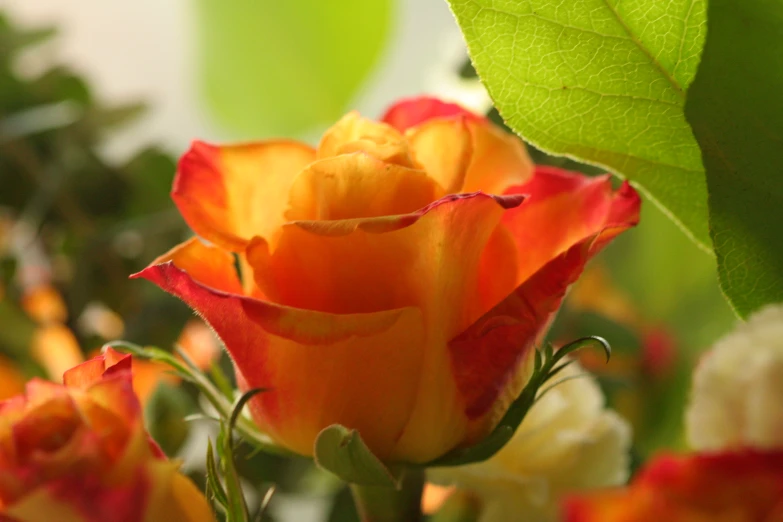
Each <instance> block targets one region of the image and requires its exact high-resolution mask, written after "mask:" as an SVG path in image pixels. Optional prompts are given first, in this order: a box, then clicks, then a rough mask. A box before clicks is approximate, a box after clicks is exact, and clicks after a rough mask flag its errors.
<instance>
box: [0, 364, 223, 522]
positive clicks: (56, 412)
mask: <svg viewBox="0 0 783 522" xmlns="http://www.w3.org/2000/svg"><path fill="white" fill-rule="evenodd" d="M63 380H64V383H65V384H54V383H51V382H48V381H43V380H40V379H33V380H31V381H30V382H29V383H28V384H27V388H26V392H25V394H24V395H20V396H17V397H14V398H11V399H8V400H6V401H4V402H2V403H0V520H3V521H8V522H53V521H57V522H106V521H109V520H111V521H113V522H158V521H166V522H202V521H204V522H209V521H213V520H214V518H213V517H212V513H211V510H210V508H209V505H208V504H207V501H206V499H205V498H204V496H203V495H202V494H201V492H199V491H198V489H197V488H196V487H195V486H194V485H193V483H192V482H190V480H189V479H188V478H187V477H185V476H184V475H181V474H179V473H178V472H177V467H178V464H177V463H175V462H170V461H167V460H166V458H165V456H164V455H163V454H162V453H161V451H160V449H159V448H158V447H157V445H156V444H155V443H154V442H152V441H151V439H150V438H149V436H148V434H147V432H146V431H145V430H144V425H143V419H142V414H141V406H140V404H139V401H138V399H137V398H136V395H135V394H134V393H133V388H132V383H131V359H130V356H129V355H125V356H123V355H121V354H119V353H117V352H114V351H112V350H108V351H107V352H106V354H105V355H102V356H99V357H96V358H94V359H91V360H89V361H87V362H85V363H83V364H81V365H79V366H77V367H75V368H73V369H71V370H69V371H68V372H66V373H65V375H64V378H63Z"/></svg>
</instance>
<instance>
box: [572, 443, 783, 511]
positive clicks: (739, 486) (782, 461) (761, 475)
mask: <svg viewBox="0 0 783 522" xmlns="http://www.w3.org/2000/svg"><path fill="white" fill-rule="evenodd" d="M563 511H564V520H565V521H567V522H658V521H663V520H665V521H666V522H707V521H726V522H759V521H778V520H783V452H780V451H776V452H759V451H755V450H740V451H736V452H726V453H715V454H706V453H705V454H694V455H686V456H673V455H664V456H660V457H657V458H655V459H654V460H653V461H651V463H650V464H648V465H647V467H646V468H645V469H643V470H642V471H641V472H640V473H639V475H638V476H637V478H636V479H635V480H634V481H633V482H632V484H631V485H630V486H628V487H627V488H623V489H614V490H608V491H601V492H596V493H594V494H586V495H582V496H577V497H573V498H570V499H568V500H567V501H566V502H565V504H564V510H563Z"/></svg>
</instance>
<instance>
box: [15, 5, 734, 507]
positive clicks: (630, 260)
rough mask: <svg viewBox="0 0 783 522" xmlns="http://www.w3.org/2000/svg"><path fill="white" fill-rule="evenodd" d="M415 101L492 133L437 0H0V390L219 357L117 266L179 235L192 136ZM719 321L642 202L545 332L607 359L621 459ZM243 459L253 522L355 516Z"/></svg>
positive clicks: (171, 305) (191, 406)
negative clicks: (133, 359)
mask: <svg viewBox="0 0 783 522" xmlns="http://www.w3.org/2000/svg"><path fill="white" fill-rule="evenodd" d="M423 93H429V94H435V95H439V96H441V97H444V98H447V99H450V100H454V101H458V102H459V103H462V104H463V105H466V106H468V107H470V108H472V109H474V110H476V111H479V112H485V113H487V114H489V115H490V117H492V118H493V119H495V121H497V122H498V123H499V124H502V120H501V119H500V118H499V117H498V115H497V113H496V112H494V110H493V109H492V106H491V101H490V100H489V99H488V97H487V96H486V94H485V92H484V91H483V88H482V87H481V86H480V84H479V83H478V80H477V79H476V78H475V73H474V72H473V69H472V67H471V66H470V63H469V61H468V60H467V55H466V52H465V49H464V44H463V43H462V39H461V36H460V33H459V29H458V28H457V25H456V23H455V22H454V19H453V17H452V16H451V14H450V12H449V10H448V6H447V4H446V2H445V1H444V0H374V1H373V2H366V1H364V0H341V1H339V2H323V1H318V0H287V1H286V2H272V1H266V0H236V1H233V2H219V1H218V0H168V1H166V2H160V1H158V0H136V1H135V2H105V1H100V0H70V1H68V2H64V1H61V0H60V1H56V0H2V1H0V263H1V264H0V398H3V397H7V396H9V395H12V394H15V393H18V392H19V391H20V390H21V389H22V386H23V383H24V381H25V380H26V379H27V378H29V377H31V376H36V375H37V376H41V377H44V378H50V379H54V380H59V379H60V376H61V374H62V372H63V371H64V370H65V369H67V368H69V367H71V366H73V365H75V364H78V363H79V362H80V361H81V360H83V358H84V357H86V356H89V355H90V354H91V353H93V352H94V351H95V350H97V349H99V348H100V346H101V345H102V344H103V343H105V342H107V341H109V340H112V339H118V338H123V339H127V340H129V341H132V342H135V343H138V344H142V345H154V346H159V347H162V348H165V349H171V348H172V347H173V346H174V345H175V344H179V345H180V346H181V347H182V348H183V349H184V350H185V351H186V352H188V353H189V354H190V355H191V357H192V358H194V359H195V360H197V361H198V362H199V363H200V364H201V365H202V366H203V367H204V368H205V370H206V369H208V368H209V367H210V366H211V365H212V364H213V363H216V364H218V365H223V366H226V364H227V361H226V360H225V356H222V357H221V355H220V353H221V352H220V350H219V346H218V344H217V341H216V340H215V339H214V337H213V336H212V335H211V332H210V331H209V330H208V329H207V328H206V327H205V326H204V325H203V324H202V323H199V322H198V321H197V320H196V319H194V317H193V315H192V314H191V312H190V311H189V310H188V309H187V308H186V307H185V306H184V305H183V304H181V303H180V302H178V301H177V300H176V299H174V298H171V297H169V296H167V295H166V294H164V293H163V292H161V291H160V290H158V289H157V288H155V287H154V286H153V285H151V284H148V283H145V282H142V281H129V280H128V278H127V276H128V275H129V274H131V273H133V272H136V271H138V270H140V269H142V268H143V267H144V266H146V264H147V263H149V262H150V261H151V260H152V259H154V257H156V256H157V255H159V254H161V253H162V252H165V251H166V250H168V249H169V248H170V247H172V246H173V245H175V244H176V243H178V242H180V241H182V240H183V239H185V238H186V237H187V236H188V234H189V231H188V229H187V227H186V226H185V225H184V223H183V222H182V220H181V218H180V217H179V215H178V213H177V211H176V209H175V208H174V206H173V204H172V203H171V201H170V199H169V196H168V192H169V189H170V185H171V181H172V178H173V174H174V168H175V162H176V160H177V158H178V157H179V155H181V154H182V153H183V152H184V151H185V150H186V148H187V147H188V145H189V143H190V141H191V140H193V139H203V140H207V141H217V142H221V141H237V140H250V139H258V138H264V137H272V136H288V137H294V138H299V139H302V140H305V141H310V142H315V141H317V139H318V136H319V135H320V133H321V132H322V131H323V130H324V129H325V128H326V127H327V126H328V125H330V124H331V123H332V122H334V121H335V120H337V119H338V118H339V117H340V116H341V115H342V114H343V113H344V112H346V111H347V110H350V109H354V108H355V109H358V110H359V111H360V112H362V113H363V114H364V115H366V116H369V117H375V116H379V115H380V114H381V113H382V112H383V110H384V108H385V107H386V106H387V105H389V104H390V103H391V102H393V101H394V100H396V99H398V98H400V97H405V96H413V95H418V94H423ZM530 151H531V155H532V156H533V158H534V159H535V160H536V161H537V162H538V163H548V164H553V165H559V166H562V167H565V168H570V169H574V170H580V171H582V172H585V173H587V174H591V175H592V174H596V173H598V172H600V170H599V169H596V168H594V167H588V166H585V165H580V164H579V163H577V162H574V161H572V160H568V159H564V158H555V157H551V156H548V155H547V154H545V153H543V152H541V151H538V150H535V149H534V148H532V147H531V148H530ZM735 320H736V319H735V317H734V315H733V313H732V312H731V310H730V309H729V307H728V305H727V304H726V302H725V300H724V299H723V297H722V295H721V293H720V290H719V289H718V286H717V281H716V274H715V266H714V260H713V259H712V258H711V257H710V256H709V255H708V254H706V253H704V252H702V251H700V250H699V249H698V248H697V247H696V246H694V245H693V244H692V243H691V242H690V241H689V240H688V239H687V238H686V237H685V235H684V234H682V233H681V232H680V230H678V229H677V227H676V226H675V225H674V224H673V223H671V222H670V221H669V220H668V218H666V217H665V216H664V215H663V214H662V213H660V212H659V211H658V210H657V208H655V207H654V206H653V205H651V204H647V205H645V206H644V208H643V213H642V221H641V224H640V226H639V227H638V228H637V229H635V230H632V231H630V232H628V233H626V234H625V235H623V236H622V237H620V238H619V239H618V240H617V241H615V243H614V244H613V245H612V246H611V247H610V248H608V249H607V250H606V251H605V253H603V254H602V255H601V256H600V257H599V258H597V259H596V260H594V262H593V263H592V264H591V266H590V269H589V270H588V272H587V273H586V274H585V275H584V277H583V278H582V280H581V281H580V282H579V283H578V284H577V285H576V287H575V288H574V289H573V291H572V292H571V294H570V296H569V298H568V300H567V301H566V304H565V306H564V308H563V310H562V312H561V313H560V315H559V316H558V319H557V321H556V323H555V325H554V327H553V329H552V332H551V334H550V337H551V339H552V340H553V342H565V341H569V340H573V339H575V338H577V337H580V336H583V335H601V336H603V337H605V338H606V339H608V340H609V342H610V343H611V344H612V347H613V349H614V356H613V358H612V360H611V362H610V363H609V364H608V365H605V364H604V363H603V362H602V361H601V360H600V358H599V357H596V358H595V359H593V358H592V357H593V355H592V354H585V355H584V356H583V361H582V362H583V364H584V365H585V366H587V367H588V368H590V369H591V370H593V371H594V372H595V373H596V374H598V375H599V376H600V379H601V383H602V385H603V386H604V389H605V391H606V392H607V396H608V400H609V401H610V403H611V404H612V405H613V406H614V407H615V408H617V409H618V410H619V411H620V412H621V413H622V414H623V415H625V416H626V417H627V418H628V419H629V420H630V421H631V422H632V423H633V425H634V428H635V445H634V451H635V457H636V461H637V462H641V461H642V460H644V459H645V458H646V457H647V456H648V455H649V454H650V452H651V450H652V449H654V448H661V447H668V448H678V447H681V444H682V442H681V440H682V426H681V417H682V408H683V405H684V404H683V397H685V396H686V390H687V386H688V380H689V375H690V370H691V368H692V366H693V364H694V362H695V361H696V360H697V358H698V356H699V354H700V353H701V352H702V351H703V350H704V349H706V348H707V347H709V345H710V343H711V342H713V341H714V340H715V339H716V338H717V337H718V336H720V335H721V334H723V333H725V332H726V331H727V330H729V329H730V328H731V327H732V325H733V324H734V322H735ZM136 371H137V373H138V374H143V375H144V377H145V380H144V381H143V384H139V385H138V386H143V389H137V391H138V392H139V394H140V395H141V396H142V400H143V402H144V403H145V413H146V415H147V419H148V423H149V425H150V429H151V431H152V432H153V435H155V436H156V437H157V438H158V439H160V441H161V443H162V446H163V447H164V449H165V450H166V452H167V453H169V454H170V455H178V456H184V457H185V458H186V463H187V465H188V466H190V468H191V470H192V472H193V476H194V478H195V479H196V480H202V478H203V470H202V469H200V468H199V463H200V462H201V460H200V452H201V451H202V450H203V438H199V437H203V433H204V432H205V431H207V432H208V430H209V426H208V425H206V424H204V423H186V422H185V421H184V420H183V417H184V416H185V415H188V414H191V413H194V412H196V411H198V409H199V408H198V397H197V394H196V393H195V391H194V390H193V389H191V388H189V387H188V386H186V385H180V383H177V382H176V380H174V379H173V378H171V377H170V376H168V375H167V374H165V369H163V368H158V367H155V366H154V365H151V364H150V365H140V366H139V367H137V370H136ZM207 424H208V423H207ZM246 453H247V455H245V457H247V458H242V459H240V460H241V468H242V470H243V473H244V476H245V479H246V481H247V485H248V488H249V490H251V491H255V492H256V493H258V498H261V496H262V495H263V493H264V491H265V490H266V489H267V488H268V487H269V486H270V485H271V484H277V487H278V492H277V493H276V494H275V496H274V497H273V500H272V502H271V503H270V505H269V509H268V510H267V512H266V513H264V517H265V519H268V520H273V519H282V520H290V519H296V520H298V519H300V518H292V516H291V515H290V513H291V510H292V509H294V510H296V513H297V514H298V515H297V517H301V518H302V519H304V518H306V519H309V520H341V521H342V520H351V519H352V517H354V518H355V515H354V514H353V513H352V509H353V507H352V503H351V502H350V498H349V496H348V494H347V492H346V491H344V490H341V489H340V486H339V484H337V483H336V482H335V481H332V480H331V479H330V478H329V477H328V476H326V475H325V474H323V473H319V472H317V471H315V470H314V468H313V467H312V465H311V464H310V463H309V461H307V460H304V459H301V460H299V459H283V458H281V457H275V456H269V455H263V454H256V455H250V451H249V450H248V451H246ZM305 512H306V513H305Z"/></svg>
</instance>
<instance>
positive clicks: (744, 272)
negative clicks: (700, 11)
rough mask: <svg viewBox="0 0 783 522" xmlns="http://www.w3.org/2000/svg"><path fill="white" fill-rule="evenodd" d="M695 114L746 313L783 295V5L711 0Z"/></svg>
mask: <svg viewBox="0 0 783 522" xmlns="http://www.w3.org/2000/svg"><path fill="white" fill-rule="evenodd" d="M708 20H709V31H708V34H707V43H706V44H705V47H704V54H703V56H702V62H701V65H700V66H699V71H698V74H697V75H696V79H695V80H694V82H693V85H692V86H691V88H690V90H689V91H688V102H687V104H686V115H687V117H688V121H689V122H690V124H691V126H692V127H693V132H694V134H695V135H696V139H697V140H698V142H699V145H700V146H701V150H702V158H703V161H704V166H705V168H706V172H707V188H708V192H709V212H710V232H711V234H712V239H713V242H714V245H715V254H716V256H717V259H718V274H719V277H720V282H721V287H722V288H723V291H724V292H725V294H726V295H727V296H728V298H729V300H730V301H731V303H732V304H733V306H734V308H735V310H736V311H737V312H738V313H739V314H740V315H742V316H747V315H748V314H749V313H750V312H752V311H753V310H755V309H757V308H758V307H759V306H762V305H764V304H766V303H772V302H779V301H783V233H781V227H782V226H783V154H781V150H783V95H781V93H783V68H781V66H780V64H781V56H783V3H781V2H780V1H772V0H744V1H741V2H740V1H735V0H710V3H709V13H708Z"/></svg>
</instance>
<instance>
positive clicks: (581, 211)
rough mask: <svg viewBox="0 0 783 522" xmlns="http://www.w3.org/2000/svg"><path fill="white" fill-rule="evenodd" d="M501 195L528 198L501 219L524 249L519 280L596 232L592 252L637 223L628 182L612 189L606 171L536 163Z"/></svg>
mask: <svg viewBox="0 0 783 522" xmlns="http://www.w3.org/2000/svg"><path fill="white" fill-rule="evenodd" d="M506 194H526V195H527V196H528V200H527V201H526V202H525V205H524V206H523V207H522V208H520V209H519V211H518V212H514V213H508V214H506V215H505V216H504V217H503V224H504V225H505V226H506V227H507V228H508V229H509V231H510V232H511V235H512V236H513V237H514V239H515V240H516V242H517V247H518V248H519V251H520V252H524V256H523V257H522V260H521V263H520V274H519V277H520V279H521V280H522V281H524V280H525V279H527V277H529V276H530V275H532V274H534V273H535V272H536V271H538V270H539V269H540V268H541V267H542V266H544V265H545V264H546V263H547V262H549V260H551V259H553V258H554V257H556V256H558V255H560V254H561V253H562V252H565V251H566V250H568V249H569V248H570V247H571V246H573V245H575V244H577V243H579V242H581V241H583V240H584V239H586V238H588V237H590V236H593V235H595V234H596V233H597V232H602V233H601V236H600V237H599V238H598V242H597V243H595V244H594V245H593V247H592V248H593V250H594V251H597V250H598V249H600V248H601V247H602V246H604V245H605V244H606V243H607V242H608V241H610V240H611V239H612V238H613V237H615V236H616V235H617V234H619V233H620V232H621V231H623V230H626V229H627V228H629V227H631V226H634V225H636V223H638V221H639V208H640V205H641V200H640V198H639V195H638V194H637V193H636V191H635V190H633V188H631V187H630V185H628V184H627V182H626V183H623V185H622V186H621V187H620V189H619V190H617V191H614V190H613V189H612V184H611V180H610V178H609V176H608V175H607V176H597V177H594V178H589V177H586V176H583V175H581V174H578V173H574V172H568V171H565V170H561V169H557V168H554V167H542V166H539V167H536V170H535V173H534V175H533V177H532V178H531V179H530V181H529V182H527V183H525V184H524V185H518V186H515V187H512V188H510V189H509V190H507V191H506Z"/></svg>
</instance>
